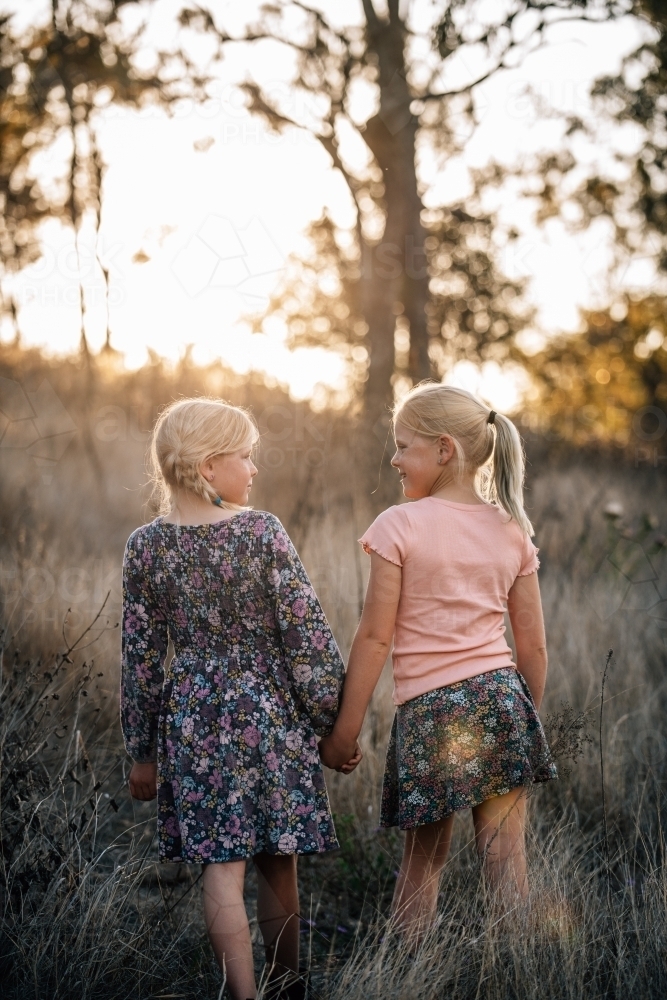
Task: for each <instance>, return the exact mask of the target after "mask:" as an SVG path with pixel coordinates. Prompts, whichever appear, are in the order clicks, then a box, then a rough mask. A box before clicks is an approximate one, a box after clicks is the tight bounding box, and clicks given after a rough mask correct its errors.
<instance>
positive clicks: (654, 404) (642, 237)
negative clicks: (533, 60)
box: [526, 0, 667, 444]
mask: <svg viewBox="0 0 667 1000" xmlns="http://www.w3.org/2000/svg"><path fill="white" fill-rule="evenodd" d="M633 13H634V14H635V15H636V16H639V17H642V18H643V19H644V21H646V22H647V23H648V24H649V25H650V32H649V33H648V35H647V38H648V40H645V41H643V42H642V44H641V45H640V46H639V47H638V48H637V49H636V50H635V51H633V52H632V53H631V54H630V55H628V56H627V57H626V58H625V59H624V60H623V62H622V65H621V67H620V71H619V73H618V74H616V75H615V76H605V77H602V78H600V79H598V80H597V81H596V82H595V84H594V86H593V88H592V91H591V97H592V113H591V114H590V115H589V116H588V117H583V116H581V115H571V116H569V117H568V118H567V120H566V125H567V127H566V131H565V139H566V141H565V143H564V144H563V148H562V149H561V150H560V151H559V152H558V153H557V154H554V155H548V156H546V157H543V158H542V159H541V160H538V161H536V162H534V163H532V164H530V166H529V173H530V186H531V195H532V196H535V195H537V199H538V205H539V208H538V213H537V218H538V220H539V221H542V222H544V221H546V220H547V219H550V218H553V217H556V216H560V217H561V218H563V219H565V220H567V225H568V228H569V229H570V230H571V231H574V232H577V231H582V230H584V229H586V228H588V227H589V226H591V225H592V224H593V223H594V222H595V221H596V220H600V219H606V220H607V221H608V222H609V223H611V226H612V231H613V234H614V245H613V251H614V258H615V259H614V261H613V263H612V265H611V267H610V273H609V291H608V295H609V303H610V305H609V309H608V310H607V311H604V312H585V313H583V314H582V320H583V324H582V330H581V332H580V333H578V334H576V335H573V336H568V337H564V338H560V339H558V340H556V341H554V342H553V343H552V344H549V345H548V346H547V348H546V349H545V350H544V351H542V352H540V353H538V354H537V355H535V356H534V357H532V358H528V359H526V364H527V366H528V367H529V369H530V371H531V372H532V375H533V378H534V380H535V383H536V386H537V389H538V393H539V409H540V411H541V413H542V418H543V420H544V418H547V417H548V422H549V424H550V426H552V427H553V428H554V429H555V430H556V431H557V432H558V433H559V434H562V435H564V436H565V437H570V438H572V439H573V440H575V441H576V442H577V443H583V442H584V441H590V440H615V441H616V442H617V443H618V444H623V443H627V442H628V440H629V434H630V431H631V429H632V426H633V414H636V413H637V412H638V411H640V410H643V409H644V408H646V407H649V408H651V409H653V410H655V411H656V412H657V411H659V410H660V409H662V411H663V413H665V414H667V354H666V352H665V347H664V345H663V346H661V343H662V341H661V337H664V334H665V333H666V332H667V330H666V328H665V315H666V314H667V2H665V0H638V2H637V3H636V4H635V5H634V6H633ZM649 35H650V37H649ZM610 126H611V127H610ZM614 127H616V134H618V135H619V137H621V141H620V142H618V143H616V144H615V143H614V135H615V132H614ZM628 128H630V129H631V131H630V132H628ZM624 130H625V131H624ZM610 137H611V143H610ZM582 141H583V142H587V143H589V144H590V147H593V148H594V147H597V148H598V149H603V150H605V151H607V152H608V151H609V149H610V148H611V150H612V152H613V156H612V157H611V158H610V157H609V156H608V155H607V156H605V157H604V159H603V161H602V169H597V170H596V169H593V170H592V171H590V170H588V171H587V172H586V169H585V168H584V167H582V158H581V156H580V155H577V150H578V148H579V147H580V144H581V142H582ZM593 162H595V160H594V161H593ZM582 172H583V173H585V176H584V177H583V178H582ZM536 178H538V179H541V183H540V184H539V187H538V189H537V190H536V189H535V187H534V183H535V179H536ZM636 263H639V264H640V265H641V269H642V270H643V271H644V275H643V278H644V281H645V277H646V274H647V273H648V272H649V269H651V268H652V269H653V273H654V280H653V283H652V284H648V285H646V284H644V287H643V288H642V287H641V286H639V285H636V286H635V287H634V289H633V288H632V283H633V277H632V268H633V266H634V265H635V264H636ZM613 317H616V319H614V318H613ZM619 317H623V318H619ZM605 373H606V374H605ZM607 375H608V376H609V378H607ZM589 418H590V419H589ZM531 419H533V420H534V421H536V420H538V418H537V417H536V416H535V412H534V413H533V415H532V418H531ZM665 420H666V426H667V417H666V418H665ZM538 422H539V421H538ZM542 426H543V427H544V426H545V425H544V422H542ZM635 430H636V428H635ZM642 433H644V432H643V431H642V430H641V427H640V428H639V435H638V436H639V438H640V439H641V437H642Z"/></svg>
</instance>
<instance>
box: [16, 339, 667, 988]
mask: <svg viewBox="0 0 667 1000" xmlns="http://www.w3.org/2000/svg"><path fill="white" fill-rule="evenodd" d="M0 374H1V375H2V376H4V377H5V378H7V379H10V380H13V381H14V382H16V383H18V384H20V385H21V386H23V387H24V389H26V390H27V391H28V392H29V393H30V392H33V391H35V390H36V389H37V388H38V387H39V386H40V385H42V384H43V382H44V381H45V380H46V381H48V382H49V384H50V385H51V386H52V388H53V390H54V393H55V395H56V396H57V398H58V399H59V400H60V401H61V403H62V404H63V407H64V409H65V410H66V412H67V414H69V416H70V418H71V421H72V422H73V424H74V425H75V427H76V435H75V437H74V439H73V440H72V441H71V443H70V444H69V446H68V447H67V450H66V451H65V452H64V454H63V455H62V456H60V457H59V458H58V460H56V459H55V458H53V457H52V458H51V460H50V461H48V460H47V461H45V460H44V458H43V455H44V451H42V453H41V462H37V463H36V462H35V459H34V449H33V452H32V453H31V452H30V450H29V446H27V445H25V444H24V445H20V446H19V447H17V448H16V449H14V450H13V451H9V450H3V449H0V467H1V471H2V480H1V483H0V502H1V503H2V510H3V518H2V534H1V535H0V573H1V575H0V586H1V587H2V595H3V611H2V625H3V628H4V630H5V631H4V639H3V654H2V674H1V681H0V684H1V693H2V706H1V709H0V713H1V714H0V748H1V752H2V772H1V774H0V782H1V788H0V795H1V797H0V810H1V812H0V833H1V837H2V842H1V866H2V876H1V879H0V892H2V896H3V900H2V902H3V921H2V937H1V946H0V974H2V976H3V981H4V992H5V995H6V996H7V997H10V998H12V1000H27V998H28V997H30V998H33V997H34V998H40V1000H41V998H43V997H49V998H56V997H57V998H69V997H77V998H78V997H81V998H93V997H95V998H96V997H98V996H99V997H101V996H104V997H105V998H111V1000H113V998H116V997H118V998H119V1000H120V998H121V997H122V998H123V1000H125V998H135V997H136V998H137V1000H138V998H145V997H167V996H172V997H176V996H179V997H195V996H196V997H198V998H201V997H204V996H206V997H211V998H213V997H216V996H218V994H219V992H220V985H221V984H220V978H219V974H218V972H217V970H216V968H215V966H214V963H213V961H212V957H211V954H210V951H209V950H208V946H207V945H206V942H205V939H204V933H203V925H202V921H201V916H200V905H199V892H200V882H199V874H200V873H199V870H198V869H197V868H196V867H194V866H193V867H190V866H157V865H156V864H155V863H154V861H153V858H154V852H155V845H154V841H153V808H152V806H151V805H150V804H148V805H146V804H142V803H135V802H133V801H132V800H131V799H130V798H129V795H128V791H127V786H126V783H125V779H126V775H127V770H128V761H127V758H126V757H125V754H124V752H123V750H122V743H121V740H120V734H119V730H118V724H117V720H116V712H117V685H118V630H117V629H116V628H114V626H115V624H116V622H117V620H118V613H119V598H120V593H119V582H120V576H119V567H120V560H121V557H122V549H123V544H124V542H125V539H126V537H127V535H128V534H129V532H130V531H131V530H132V529H133V528H134V527H135V526H136V525H137V524H139V523H142V521H143V520H144V519H145V517H146V516H147V515H146V513H145V511H146V508H145V506H144V504H145V502H146V500H147V497H148V490H147V487H146V484H145V471H144V464H143V463H144V455H145V447H146V432H147V430H148V428H149V426H150V422H151V420H152V419H153V417H154V415H155V413H156V412H157V409H158V407H159V406H160V405H161V404H163V403H165V402H167V401H168V400H169V399H171V398H174V397H175V396H177V395H181V394H183V395H185V394H190V393H193V392H201V391H209V392H217V393H221V394H223V395H225V396H226V397H227V398H232V399H235V400H237V401H239V402H244V403H245V404H246V405H249V406H251V407H252V408H253V410H254V412H255V413H256V415H257V417H258V420H259V422H260V426H261V427H262V428H263V431H264V435H263V444H262V448H261V450H260V455H259V464H260V476H259V477H258V480H257V492H256V496H255V497H253V500H254V503H255V504H256V506H258V507H266V508H268V509H270V510H272V511H274V512H275V513H277V514H278V515H279V516H280V517H281V519H282V520H283V522H284V523H285V525H286V527H287V528H288V530H289V531H290V533H291V534H292V536H293V538H294V540H295V542H296V544H297V546H298V548H299V551H300V552H301V554H302V556H303V559H304V562H305V564H306V566H307V568H308V570H309V573H310V575H311V578H312V580H313V583H314V585H315V587H316V589H317V591H318V593H319V594H320V596H321V599H322V601H323V604H324V606H325V610H326V612H327V614H328V616H329V619H330V621H331V624H332V626H333V629H334V632H335V634H336V636H337V637H338V639H339V642H340V644H341V647H342V648H343V650H344V651H346V649H347V648H348V647H349V643H350V641H351V638H352V634H353V631H354V627H355V624H356V621H357V619H358V614H359V609H360V605H361V601H362V596H363V590H364V582H365V573H366V571H367V566H366V562H365V558H364V557H363V554H362V553H361V551H360V549H359V546H358V545H357V543H356V538H357V537H358V535H359V534H360V533H361V531H362V530H363V528H364V527H365V526H366V524H367V521H368V518H369V517H370V516H371V513H370V506H369V504H368V502H367V501H366V500H365V499H364V498H363V497H362V496H360V495H359V489H358V487H357V485H356V480H355V469H354V466H353V463H350V460H349V452H350V449H349V443H350V439H351V435H352V434H353V433H354V427H353V422H352V421H351V419H349V418H348V417H347V416H346V415H345V414H337V415H332V414H326V413H322V414H318V415H313V414H311V413H310V412H309V411H308V410H307V409H306V408H305V407H298V406H295V405H294V404H291V403H290V402H289V400H288V399H287V398H286V397H285V396H284V394H281V393H280V391H279V390H277V389H275V388H274V389H267V388H266V387H265V386H263V385H260V384H259V383H257V384H252V383H247V382H246V383H243V384H241V383H239V382H238V380H235V379H234V378H233V377H232V376H231V375H230V374H229V373H227V372H225V371H224V369H222V368H221V367H218V368H214V369H209V370H206V371H202V370H198V369H196V368H194V367H193V366H190V365H188V364H187V363H186V364H183V365H181V366H180V367H179V368H177V369H175V370H169V369H167V368H165V367H164V366H161V365H154V366H152V367H151V368H149V369H146V370H143V371H141V372H137V373H132V374H128V373H123V372H120V371H118V370H117V369H116V368H114V366H113V364H112V363H109V364H107V365H105V366H101V365H97V366H95V367H94V369H93V370H92V371H91V370H90V369H89V367H87V366H80V365H77V364H76V363H75V362H73V361H68V362H64V363H59V364H57V365H56V364H53V365H48V364H47V363H46V362H45V361H44V359H43V358H41V357H40V356H39V355H37V354H19V353H18V352H14V353H13V354H12V352H5V354H4V355H3V356H2V357H0ZM2 385H3V386H4V383H3V384H2ZM1 395H2V394H1V392H0V396H1ZM27 398H28V399H33V400H34V399H36V397H30V396H29V397H27ZM2 408H3V407H2V400H1V399H0V410H1V409H2ZM61 417H62V415H61ZM54 420H55V418H54ZM53 426H55V423H54V424H53ZM25 440H26V439H25V438H24V441H25ZM54 454H55V453H54ZM48 477H50V479H49V478H48ZM528 485H529V491H528V497H529V500H528V504H529V507H530V515H531V518H532V520H533V521H534V523H535V524H536V527H537V538H536V541H537V544H538V545H539V546H540V556H541V559H542V570H541V586H542V591H543V598H544V607H545V617H546V622H547V630H548V643H549V650H550V674H549V681H548V689H547V697H546V701H545V710H544V713H543V715H544V717H545V718H546V721H547V725H548V727H549V729H550V733H551V738H552V742H553V744H554V746H555V747H556V748H557V751H558V753H559V755H560V757H561V772H562V777H561V779H560V780H559V781H558V782H552V783H550V784H549V785H548V786H545V787H543V788H538V789H536V791H535V792H534V794H533V795H532V796H531V800H530V809H529V813H530V827H529V842H528V852H529V860H530V869H531V880H532V902H531V907H530V908H529V909H528V910H524V909H510V911H509V912H508V913H502V912H500V911H498V909H497V908H496V907H494V905H493V902H492V901H491V900H488V899H486V898H485V890H484V886H483V884H482V883H481V882H480V878H479V865H478V862H477V859H476V857H475V853H474V849H473V837H472V825H471V821H470V817H469V816H467V815H461V816H459V817H457V821H456V826H455V836H454V844H453V850H452V857H451V861H450V862H449V864H448V866H447V868H446V871H445V874H444V877H443V883H442V892H441V907H440V914H439V920H438V923H437V925H436V927H434V929H433V932H432V934H431V935H430V937H429V938H428V940H427V941H426V942H425V943H424V945H423V947H422V948H421V950H420V951H419V952H418V953H417V954H416V955H415V956H409V955H407V954H406V953H405V949H404V948H403V946H402V945H401V943H400V941H398V940H397V939H396V937H395V935H394V934H393V933H392V931H391V928H390V927H389V926H388V925H387V923H386V919H385V918H386V913H387V909H388V904H389V901H390V899H391V893H392V890H393V885H394V880H395V872H396V866H397V861H398V858H399V857H400V850H401V838H400V835H399V834H398V832H397V831H382V830H378V829H377V822H378V803H379V788H380V783H381V778H382V768H383V752H384V747H385V746H386V740H387V736H388V731H389V727H390V724H391V718H392V706H391V700H390V690H391V683H390V678H389V676H388V673H387V672H385V675H383V678H382V681H381V684H380V686H379V688H378V691H377V692H376V695H375V697H374V700H373V704H372V707H371V711H370V713H369V718H368V721H367V725H366V730H365V732H364V735H363V742H364V748H365V754H366V756H365V759H364V761H363V764H362V765H361V767H360V768H359V769H358V770H357V771H356V772H355V773H354V774H353V775H352V776H351V777H349V778H343V777H342V776H339V775H332V776H331V780H330V781H329V787H330V793H331V798H332V804H333V806H334V809H335V812H336V816H337V826H338V830H339V836H340V840H341V845H342V846H341V851H340V852H339V853H337V854H336V855H332V856H324V857H316V858H305V859H302V861H301V863H300V868H301V889H302V912H303V926H302V937H303V942H304V950H303V955H304V964H305V965H306V966H307V967H308V968H309V970H310V981H311V990H312V995H313V996H321V997H327V998H332V1000H338V998H340V1000H342V998H345V1000H357V998H359V1000H360V998H362V997H363V998H365V1000H366V998H371V997H372V998H378V1000H379V998H383V1000H384V998H396V1000H399V998H404V997H408V996H409V997H420V998H421V997H423V998H432V997H433V998H434V997H440V996H443V995H447V996H452V997H456V998H459V997H460V998H468V997H470V998H472V997H480V996H484V997H488V998H493V1000H495V998H496V997H497V998H501V997H502V998H505V997H524V996H526V997H528V996H531V997H532V996H534V995H537V994H538V993H539V994H540V995H543V996H549V997H568V998H569V997H572V998H574V997H576V998H580V997H585V998H589V997H590V998H592V997H599V996H605V997H619V998H620V997H627V996H628V995H637V996H642V997H654V996H655V997H662V996H664V995H665V992H666V986H667V982H666V980H667V972H666V967H665V962H664V954H665V944H666V942H665V937H666V936H667V923H666V921H665V904H666V902H667V879H666V877H665V867H664V856H665V838H664V820H665V780H666V779H667V734H665V724H664V718H665V693H666V691H665V678H666V677H667V673H666V671H665V651H666V650H665V638H664V637H665V634H666V632H665V624H666V620H667V616H666V615H665V614H664V608H665V606H666V605H665V603H664V600H663V599H664V598H665V597H667V557H666V555H665V553H666V549H665V543H664V538H663V534H662V533H663V532H664V531H665V527H666V526H667V511H666V509H665V507H666V506H667V504H666V502H665V493H664V489H661V479H660V472H659V470H653V469H650V468H644V467H642V468H639V469H635V468H633V467H632V466H625V467H621V466H618V465H612V464H611V463H609V462H608V461H607V460H605V459H604V457H602V456H598V457H596V456H587V458H586V459H585V460H583V459H582V458H581V457H577V456H569V457H567V456H566V457H562V456H561V457H560V458H559V459H558V460H549V457H548V454H547V455H545V454H544V453H541V457H540V459H539V461H538V460H536V461H535V464H534V465H533V466H531V467H530V470H529V483H528ZM612 501H615V502H616V503H618V504H621V505H622V507H623V510H624V513H623V515H622V516H620V517H619V516H614V517H612V516H607V515H605V506H606V505H608V504H609V503H610V502H612ZM107 593H108V594H109V596H108V598H107V597H106V595H107ZM105 598H106V604H105V605H104V607H103V609H102V612H101V614H100V616H99V617H98V618H97V619H96V620H94V619H95V615H96V614H97V612H98V610H99V609H100V606H101V605H102V604H103V602H104V601H105ZM68 609H69V610H68ZM63 623H64V624H63ZM91 623H92V626H91V628H90V629H89V630H88V631H86V629H87V628H88V626H89V625H90V624H91ZM609 648H613V649H614V657H613V660H612V661H611V664H610V667H609V673H608V679H607V686H606V692H605V708H604V717H603V719H602V746H601V750H602V754H603V761H604V772H605V792H606V821H607V830H608V844H607V846H605V840H604V836H603V832H604V826H603V821H604V819H605V817H604V816H603V812H602V794H601V793H602V789H601V775H600V746H599V743H598V736H599V729H598V727H599V722H600V718H599V709H600V693H601V680H602V669H603V666H604V663H605V656H606V652H607V650H608V649H609ZM582 725H583V726H584V728H582ZM586 735H588V738H589V740H590V742H586ZM572 758H576V759H572ZM568 771H569V773H568ZM253 894H254V883H253V877H252V874H250V875H249V878H248V895H249V901H250V906H251V908H252V899H253ZM254 932H255V938H256V939H257V960H258V970H259V969H260V968H261V948H260V946H259V937H258V935H257V929H256V927H255V928H254Z"/></svg>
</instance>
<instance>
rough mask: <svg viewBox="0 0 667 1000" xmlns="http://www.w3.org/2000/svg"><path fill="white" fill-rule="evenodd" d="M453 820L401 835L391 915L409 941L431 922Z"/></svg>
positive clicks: (421, 827) (415, 938)
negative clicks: (401, 846) (398, 866)
mask: <svg viewBox="0 0 667 1000" xmlns="http://www.w3.org/2000/svg"><path fill="white" fill-rule="evenodd" d="M453 826H454V817H453V816H448V817H447V818H446V819H442V820H440V821H439V822H437V823H426V824H425V825H424V826H418V827H416V828H415V829H414V830H408V831H407V832H406V835H405V846H404V848H403V860H402V861H401V870H400V872H399V876H398V881H397V882H396V889H395V890H394V899H393V902H392V907H391V911H392V916H393V918H394V920H395V922H396V924H397V926H398V927H399V928H400V929H401V930H402V931H403V932H404V933H405V934H406V935H407V937H408V938H409V940H410V942H411V943H412V944H413V945H414V946H416V945H418V944H419V942H420V940H421V938H422V937H423V936H424V933H425V932H426V931H427V930H428V927H429V925H430V924H431V923H432V922H433V918H434V916H435V910H436V906H437V902H438V887H439V883H440V872H441V871H442V868H443V865H444V863H445V861H446V860H447V855H448V854H449V848H450V845H451V842H452V829H453Z"/></svg>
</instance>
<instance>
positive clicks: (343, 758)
mask: <svg viewBox="0 0 667 1000" xmlns="http://www.w3.org/2000/svg"><path fill="white" fill-rule="evenodd" d="M318 749H319V751H320V758H321V760H322V763H323V764H324V765H325V767H330V768H331V770H332V771H341V772H342V773H343V774H349V773H350V772H351V771H354V769H355V767H356V766H357V764H358V763H359V761H360V760H361V757H362V754H361V749H360V747H359V743H358V742H357V740H355V741H354V746H352V745H351V744H350V742H349V741H347V740H341V739H340V737H339V734H338V733H337V731H336V729H334V730H333V732H331V733H329V735H328V736H323V737H322V739H321V740H320V742H319V744H318ZM344 768H347V770H343V769H344Z"/></svg>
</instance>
